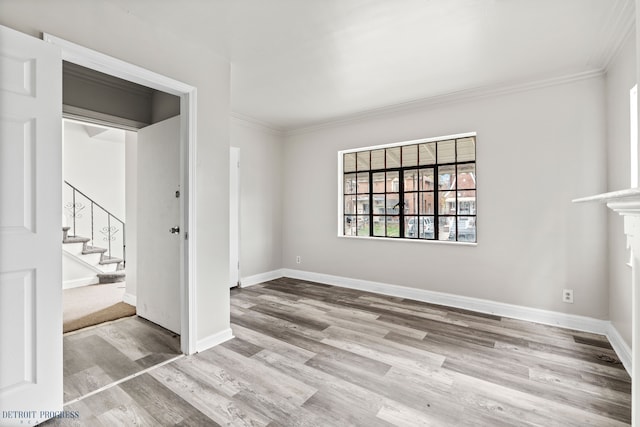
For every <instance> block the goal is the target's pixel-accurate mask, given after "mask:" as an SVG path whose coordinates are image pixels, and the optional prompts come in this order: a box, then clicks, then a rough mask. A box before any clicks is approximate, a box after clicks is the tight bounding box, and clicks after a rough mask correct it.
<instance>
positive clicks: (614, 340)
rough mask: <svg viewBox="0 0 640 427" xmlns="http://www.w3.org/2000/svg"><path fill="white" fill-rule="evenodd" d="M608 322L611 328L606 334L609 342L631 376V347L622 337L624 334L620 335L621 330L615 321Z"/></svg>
mask: <svg viewBox="0 0 640 427" xmlns="http://www.w3.org/2000/svg"><path fill="white" fill-rule="evenodd" d="M608 323H609V328H608V330H607V333H606V335H607V338H608V339H609V342H610V343H611V347H613V350H614V351H615V352H616V354H617V355H618V359H620V361H621V362H622V365H623V366H624V368H625V369H626V370H627V373H628V374H629V376H632V375H631V368H632V367H631V348H630V347H629V345H628V344H627V342H626V341H625V340H624V338H622V335H620V332H618V330H617V329H616V327H615V326H613V323H611V322H608Z"/></svg>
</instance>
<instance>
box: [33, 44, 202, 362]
mask: <svg viewBox="0 0 640 427" xmlns="http://www.w3.org/2000/svg"><path fill="white" fill-rule="evenodd" d="M43 39H44V40H45V41H46V42H48V43H51V44H53V45H56V46H58V47H59V48H60V49H61V51H62V59H63V60H64V61H68V62H71V63H74V64H77V65H80V66H83V67H86V68H89V69H91V70H95V71H98V72H101V73H104V74H107V75H111V76H114V77H118V78H120V79H123V80H126V81H130V82H133V83H136V84H139V85H142V86H146V87H149V88H152V89H155V90H158V91H162V92H166V93H169V94H171V95H176V96H179V97H180V113H181V114H180V126H179V136H180V147H179V165H180V166H179V168H180V171H179V180H180V191H181V195H182V197H180V199H179V200H180V202H179V205H180V206H179V213H178V214H179V228H180V232H179V233H180V237H181V243H180V249H179V255H180V274H179V280H180V287H179V301H180V336H181V343H180V348H181V351H182V352H183V353H184V354H192V353H195V350H196V331H195V318H196V313H195V298H194V296H195V292H194V280H195V265H194V260H195V251H196V241H195V238H194V237H195V236H194V235H191V236H189V229H190V228H191V227H193V226H194V225H195V220H196V217H195V198H193V197H191V194H193V192H194V191H195V171H194V169H195V138H196V136H195V123H196V89H195V88H194V87H192V86H189V85H186V84H184V83H182V82H179V81H176V80H173V79H170V78H168V77H166V76H162V75H160V74H157V73H154V72H151V71H149V70H146V69H143V68H141V67H138V66H135V65H132V64H129V63H126V62H124V61H121V60H118V59H116V58H113V57H110V56H107V55H104V54H101V53H99V52H96V51H93V50H91V49H87V48H85V47H82V46H79V45H77V44H75V43H71V42H68V41H66V40H63V39H60V38H58V37H55V36H52V35H50V34H46V33H45V34H44V35H43ZM167 232H168V230H167Z"/></svg>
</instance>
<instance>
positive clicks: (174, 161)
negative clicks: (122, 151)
mask: <svg viewBox="0 0 640 427" xmlns="http://www.w3.org/2000/svg"><path fill="white" fill-rule="evenodd" d="M180 158H181V157H180V116H177V117H173V118H170V119H167V120H164V121H162V122H159V123H155V124H153V125H151V126H147V127H146V128H143V129H140V130H139V131H138V236H137V242H138V266H137V267H138V285H137V290H136V291H137V298H136V310H137V312H138V316H140V317H143V318H145V319H147V320H150V321H152V322H154V323H157V324H158V325H160V326H162V327H164V328H166V329H168V330H170V331H173V332H175V333H176V334H179V333H180V277H181V274H180V245H181V244H182V242H183V241H184V234H183V232H182V230H180V231H177V230H175V231H176V232H175V233H172V232H170V229H172V228H174V227H179V226H180V198H179V197H176V195H177V193H176V192H179V191H180V188H179V187H180ZM180 196H182V195H180Z"/></svg>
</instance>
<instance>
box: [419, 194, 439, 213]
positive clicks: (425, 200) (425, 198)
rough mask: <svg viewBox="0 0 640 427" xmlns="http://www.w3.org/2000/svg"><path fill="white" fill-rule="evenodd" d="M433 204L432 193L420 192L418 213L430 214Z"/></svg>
mask: <svg viewBox="0 0 640 427" xmlns="http://www.w3.org/2000/svg"><path fill="white" fill-rule="evenodd" d="M434 206H435V204H434V203H433V193H420V212H418V213H419V214H420V215H425V214H427V215H432V214H433V213H434V212H433V210H434Z"/></svg>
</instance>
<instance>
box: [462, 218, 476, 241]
mask: <svg viewBox="0 0 640 427" xmlns="http://www.w3.org/2000/svg"><path fill="white" fill-rule="evenodd" d="M458 241H459V242H475V241H476V217H474V216H461V217H458Z"/></svg>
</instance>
